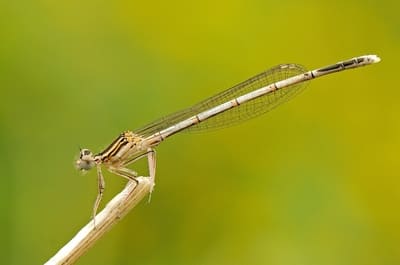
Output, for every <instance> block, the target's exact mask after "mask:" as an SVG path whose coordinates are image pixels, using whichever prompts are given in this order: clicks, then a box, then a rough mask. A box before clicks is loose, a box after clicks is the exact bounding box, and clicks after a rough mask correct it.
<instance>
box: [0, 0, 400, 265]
mask: <svg viewBox="0 0 400 265" xmlns="http://www.w3.org/2000/svg"><path fill="white" fill-rule="evenodd" d="M399 10H400V4H399V2H398V1H390V0H386V1H385V0H379V1H378V0H368V1H365V0H347V1H341V0H339V1H315V0H314V1H312V0H310V1H287V0H281V1H243V0H242V1H240V0H234V1H215V0H214V1H196V2H195V1H193V2H191V1H163V2H157V1H74V0H73V1H64V0H62V1H46V0H45V1H7V0H6V1H2V3H1V4H0V25H1V26H0V34H1V35H0V91H1V96H0V97H1V98H0V165H1V169H0V172H1V185H0V187H1V188H0V199H1V200H0V204H1V218H0V222H1V226H0V234H1V240H0V243H1V245H0V247H1V248H0V249H1V253H2V254H1V263H2V264H40V263H43V262H45V261H46V260H47V259H48V258H50V257H51V256H52V255H53V254H54V253H55V252H56V251H57V250H58V249H59V248H60V247H61V246H62V245H63V244H65V243H66V242H67V241H68V240H69V239H70V238H71V237H72V236H73V235H74V234H75V233H76V232H77V231H78V230H79V228H80V227H81V226H82V225H84V224H85V223H86V222H88V221H89V219H90V215H91V210H92V205H93V202H94V199H95V196H96V192H97V190H96V189H97V186H96V174H95V172H94V171H93V172H89V173H87V174H85V175H82V174H80V173H79V172H77V171H76V170H75V168H74V164H73V162H74V158H75V157H76V155H77V153H78V148H79V147H87V148H90V149H92V150H93V151H95V152H97V151H100V150H101V149H102V148H104V147H106V146H107V144H109V143H110V142H111V141H112V140H113V138H114V137H116V136H117V135H118V134H119V133H120V132H121V131H123V130H127V129H135V128H138V127H140V126H143V125H145V124H146V123H148V122H151V121H153V120H154V119H157V118H159V117H161V116H163V115H167V114H169V113H170V112H173V111H176V110H179V109H181V108H185V107H188V106H190V105H191V104H193V103H196V102H197V101H199V100H202V99H204V98H206V97H208V96H211V95H213V94H214V93H216V92H219V91H221V90H223V89H226V88H229V87H230V86H232V85H235V84H236V83H238V82H241V81H243V80H245V79H247V78H249V77H251V76H252V75H254V74H257V73H259V72H261V71H263V70H264V69H267V68H269V67H272V66H274V65H277V64H280V63H292V62H293V63H300V64H303V65H305V66H306V67H307V68H309V69H312V68H315V67H321V66H324V65H326V64H330V63H335V62H337V61H339V60H343V59H348V58H351V57H354V56H358V55H363V54H371V53H372V54H374V53H376V54H378V55H379V56H381V58H382V62H381V63H380V64H377V65H373V66H369V67H366V68H362V69H357V70H354V71H347V72H343V73H340V74H336V75H332V76H329V77H325V78H322V79H318V80H315V81H313V82H311V83H310V84H309V86H308V88H307V90H306V91H305V92H304V93H302V94H301V95H300V96H298V97H296V98H295V99H293V100H291V101H290V102H288V103H286V104H284V105H282V106H280V107H279V108H278V109H276V110H273V111H271V112H270V113H268V114H267V115H264V116H262V117H259V118H257V119H254V120H251V121H249V122H246V123H243V124H241V125H240V126H235V127H232V128H227V129H223V130H219V131H216V132H211V133H205V134H181V135H177V136H175V137H172V138H171V139H168V141H165V142H164V143H163V144H162V145H160V146H159V148H158V149H157V157H158V168H157V185H156V188H155V191H154V193H153V196H152V201H151V203H150V204H147V203H144V202H142V203H141V204H140V206H138V207H137V208H135V209H134V210H133V211H132V212H131V213H130V214H129V215H128V216H127V217H126V218H125V219H124V220H122V221H121V222H120V223H119V224H118V225H117V226H116V227H115V228H114V229H113V230H112V231H111V232H109V233H108V234H107V235H106V236H104V237H103V238H102V239H101V240H100V241H99V242H98V243H97V244H96V245H95V246H94V248H93V249H91V250H90V251H89V252H88V253H87V254H86V255H85V256H84V257H82V258H81V259H80V260H79V262H78V264H105V265H106V264H107V265H109V264H148V265H157V264H160V265H161V264H173V265H180V264H182V265H184V264H185V265H186V264H193V265H208V264H210V265H211V264H214V265H224V264H227V265H236V264H238V265H239V264H240V265H242V264H252V265H257V264H274V265H275V264H276V265H280V264H285V265H286V264H289V265H299V264H307V265H312V264H316V265H317V264H318V265H330V264H332V265H333V264H338V265H347V264H348V265H350V264H351V265H369V264H371V265H372V264H385V265H386V264H388V265H392V264H393V265H394V264H400V213H399V212H400V178H399V177H400V173H399V168H400V163H399V150H400V118H399V114H400V102H399V98H400V87H399V73H398V69H399V66H398V64H399V60H400V20H399V15H398V11H399ZM136 169H137V170H138V171H139V173H142V174H145V172H146V170H145V166H144V164H143V163H139V164H138V167H136ZM105 177H106V183H107V189H106V195H105V200H104V202H106V201H107V200H109V199H110V198H111V197H112V196H113V195H114V194H116V193H117V192H118V191H119V190H120V189H121V188H122V187H123V186H124V184H125V181H124V180H123V179H121V178H119V177H116V176H113V175H111V174H109V173H106V174H105ZM103 205H104V204H103Z"/></svg>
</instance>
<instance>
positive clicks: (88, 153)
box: [83, 149, 91, 156]
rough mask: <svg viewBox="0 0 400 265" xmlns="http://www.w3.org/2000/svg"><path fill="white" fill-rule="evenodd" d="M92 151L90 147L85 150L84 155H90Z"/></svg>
mask: <svg viewBox="0 0 400 265" xmlns="http://www.w3.org/2000/svg"><path fill="white" fill-rule="evenodd" d="M90 153H91V152H90V151H89V150H88V149H84V150H83V155H85V156H87V155H90Z"/></svg>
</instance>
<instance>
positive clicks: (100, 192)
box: [93, 165, 106, 227]
mask: <svg viewBox="0 0 400 265" xmlns="http://www.w3.org/2000/svg"><path fill="white" fill-rule="evenodd" d="M97 185H98V193H97V197H96V201H95V203H94V206H93V226H94V227H95V226H96V221H95V218H96V213H97V209H98V208H99V205H100V201H101V198H102V197H103V193H104V188H105V186H106V184H105V182H104V177H103V173H102V172H101V166H100V165H97Z"/></svg>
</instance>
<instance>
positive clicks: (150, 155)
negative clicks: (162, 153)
mask: <svg viewBox="0 0 400 265" xmlns="http://www.w3.org/2000/svg"><path fill="white" fill-rule="evenodd" d="M147 162H148V166H149V177H150V181H151V182H152V183H153V186H152V187H151V190H150V194H151V193H152V192H153V188H154V185H156V182H155V180H156V151H155V150H154V149H152V148H149V149H147ZM149 200H150V198H149Z"/></svg>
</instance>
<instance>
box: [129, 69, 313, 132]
mask: <svg viewBox="0 0 400 265" xmlns="http://www.w3.org/2000/svg"><path fill="white" fill-rule="evenodd" d="M306 71H307V70H306V69H305V68H304V67H303V66H301V65H297V64H283V65H278V66H276V67H273V68H271V69H269V70H267V71H264V72H262V73H260V74H258V75H256V76H254V77H252V78H250V79H248V80H246V81H244V82H242V83H240V84H238V85H236V86H234V87H232V88H230V89H227V90H225V91H222V92H221V93H219V94H217V95H214V96H212V97H210V98H208V99H206V100H204V101H202V102H200V103H198V104H196V105H194V106H192V107H190V108H188V109H184V110H181V111H178V112H176V113H173V114H171V115H169V116H166V117H163V118H161V119H159V120H157V121H155V122H153V123H150V124H148V125H147V126H145V127H143V128H140V129H138V130H135V133H137V134H139V135H142V136H149V135H152V134H154V133H156V132H158V131H161V130H163V129H166V128H168V127H170V126H172V125H174V124H176V123H178V122H180V121H183V120H186V119H188V118H190V117H192V116H194V115H197V114H199V113H201V112H203V111H205V110H208V109H211V108H213V107H215V106H218V105H220V104H222V103H225V102H227V101H230V100H233V99H235V98H237V97H239V96H242V95H244V94H247V93H249V92H251V91H254V90H257V89H259V88H262V87H265V86H267V85H270V84H272V83H275V82H277V81H281V80H285V79H287V78H289V77H292V76H295V75H299V74H302V73H304V72H306ZM306 83H307V82H302V83H298V84H295V85H291V86H288V87H285V88H281V89H279V90H275V91H273V92H271V93H268V94H266V95H264V96H261V97H259V98H256V99H253V100H251V101H248V102H245V103H243V104H241V105H239V106H237V107H235V108H232V109H229V110H227V111H225V112H223V113H221V114H219V115H216V116H213V117H211V118H209V119H207V120H205V121H203V122H201V123H198V124H196V125H193V126H191V127H189V128H187V129H185V131H193V132H196V131H204V130H210V129H211V130H212V129H218V128H222V127H227V126H231V125H234V124H237V123H240V122H242V121H245V120H248V119H251V118H254V117H256V116H259V115H261V114H263V113H265V112H267V111H269V110H271V109H273V108H274V107H276V106H278V105H279V104H281V103H283V102H286V101H287V100H289V99H290V98H292V97H293V96H295V95H296V94H298V93H299V92H300V91H301V90H302V89H303V88H305V86H306Z"/></svg>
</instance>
